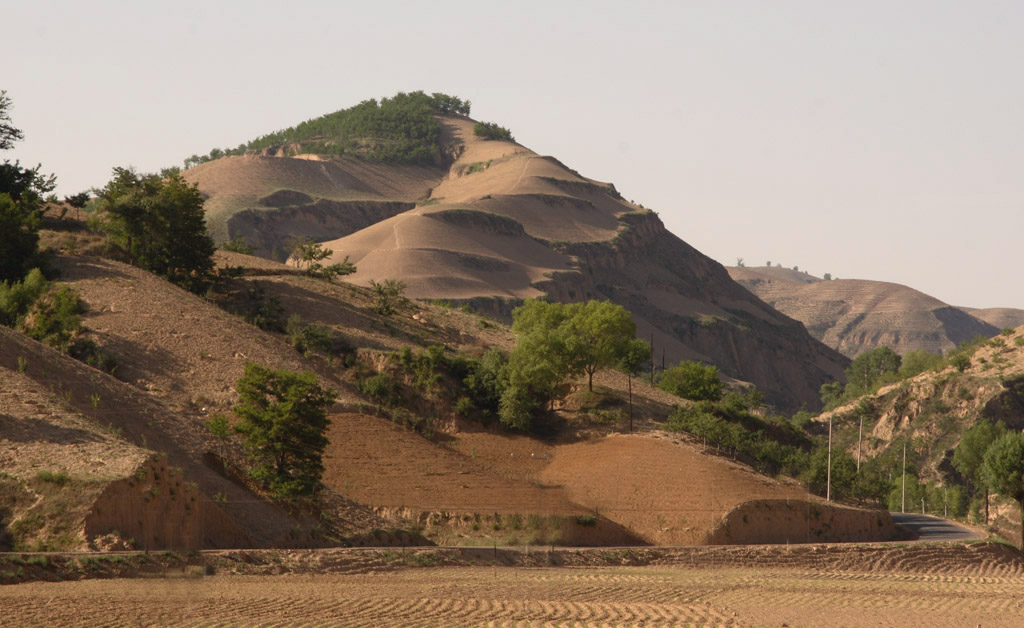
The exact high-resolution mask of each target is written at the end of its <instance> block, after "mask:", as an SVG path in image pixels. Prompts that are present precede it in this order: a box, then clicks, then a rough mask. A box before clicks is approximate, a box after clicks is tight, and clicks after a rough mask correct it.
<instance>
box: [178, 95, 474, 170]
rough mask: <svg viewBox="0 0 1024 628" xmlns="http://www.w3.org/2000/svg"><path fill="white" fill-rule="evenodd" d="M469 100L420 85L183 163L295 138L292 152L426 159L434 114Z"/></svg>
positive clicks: (432, 154) (436, 129) (460, 110)
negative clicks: (295, 145)
mask: <svg viewBox="0 0 1024 628" xmlns="http://www.w3.org/2000/svg"><path fill="white" fill-rule="evenodd" d="M469 111H470V102H469V101H468V100H462V99H460V98H458V97H456V96H449V95H447V94H442V93H438V92H435V93H433V94H429V95H428V94H426V93H424V92H422V91H415V92H409V93H405V92H400V93H398V94H396V95H395V96H393V97H391V98H382V99H381V100H380V101H377V100H375V99H370V100H364V101H363V102H361V103H359V104H358V105H355V106H353V107H349V108H348V109H342V110H340V111H335V112H334V113H329V114H327V115H324V116H320V117H319V118H314V119H312V120H307V121H306V122H302V123H301V124H298V125H296V126H294V127H289V128H287V129H283V130H280V131H275V132H274V133H269V134H267V135H262V136H260V137H258V138H256V139H254V140H252V141H250V142H246V143H242V144H239V145H238V146H237V147H235V148H224V149H222V148H214V149H213V150H211V151H210V152H209V154H207V155H192V156H191V157H189V158H187V159H186V160H185V168H192V167H193V166H197V165H199V164H201V163H205V162H207V161H212V160H214V159H220V158H221V157H225V156H230V155H241V154H244V153H246V152H248V151H254V150H262V149H265V148H271V147H275V146H282V145H285V144H299V146H298V147H297V148H296V151H297V152H298V153H314V154H322V155H335V156H340V155H344V154H353V155H358V156H360V157H363V158H366V159H370V160H373V161H384V162H390V163H408V164H414V163H430V162H432V161H434V160H435V159H437V157H438V154H439V153H438V149H439V146H438V137H439V136H440V133H441V126H440V124H438V122H437V120H435V119H434V115H435V114H439V113H440V114H459V115H469Z"/></svg>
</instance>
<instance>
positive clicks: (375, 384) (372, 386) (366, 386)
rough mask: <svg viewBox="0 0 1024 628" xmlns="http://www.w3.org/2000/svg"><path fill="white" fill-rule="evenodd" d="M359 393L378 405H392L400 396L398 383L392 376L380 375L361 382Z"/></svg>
mask: <svg viewBox="0 0 1024 628" xmlns="http://www.w3.org/2000/svg"><path fill="white" fill-rule="evenodd" d="M359 392H361V393H363V394H364V395H366V396H367V397H370V398H371V399H374V400H375V401H377V402H378V403H382V404H384V405H391V404H392V403H394V402H395V399H396V398H397V396H398V382H396V381H395V380H394V378H392V377H391V376H390V375H387V374H385V373H378V374H377V375H371V376H370V377H367V378H366V379H363V380H361V381H360V382H359Z"/></svg>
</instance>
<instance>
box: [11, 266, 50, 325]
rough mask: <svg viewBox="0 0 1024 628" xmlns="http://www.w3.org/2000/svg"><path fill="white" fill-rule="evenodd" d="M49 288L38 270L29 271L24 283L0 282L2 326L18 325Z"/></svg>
mask: <svg viewBox="0 0 1024 628" xmlns="http://www.w3.org/2000/svg"><path fill="white" fill-rule="evenodd" d="M48 286H49V283H48V282H47V281H46V278H45V277H43V273H42V271H40V270H39V269H38V268H33V269H32V270H31V271H29V273H28V275H26V276H25V279H24V280H23V281H15V282H11V283H8V282H6V281H0V324H3V325H6V326H8V327H14V326H15V325H17V324H18V323H19V322H20V321H21V319H22V317H24V316H25V315H26V314H28V311H29V309H31V307H32V305H33V304H34V303H35V302H36V300H37V299H39V297H40V296H42V294H43V293H44V292H45V291H46V289H47V287H48Z"/></svg>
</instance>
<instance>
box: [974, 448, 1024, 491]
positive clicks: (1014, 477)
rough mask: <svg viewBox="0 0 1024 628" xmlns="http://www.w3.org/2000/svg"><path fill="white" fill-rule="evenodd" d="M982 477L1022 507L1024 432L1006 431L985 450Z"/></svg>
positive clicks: (994, 488) (995, 489) (989, 484)
mask: <svg viewBox="0 0 1024 628" xmlns="http://www.w3.org/2000/svg"><path fill="white" fill-rule="evenodd" d="M982 478H983V481H984V482H985V484H986V485H987V486H988V487H989V488H991V489H992V490H993V491H995V492H996V493H999V494H1000V495H1003V496H1005V497H1009V498H1011V499H1014V500H1016V501H1017V503H1019V504H1020V505H1021V508H1022V509H1024V433H1022V432H1010V433H1006V434H1003V435H1002V436H1001V437H1000V438H999V440H997V441H995V442H994V443H992V445H991V446H990V447H989V448H988V451H986V452H985V460H984V463H983V465H982Z"/></svg>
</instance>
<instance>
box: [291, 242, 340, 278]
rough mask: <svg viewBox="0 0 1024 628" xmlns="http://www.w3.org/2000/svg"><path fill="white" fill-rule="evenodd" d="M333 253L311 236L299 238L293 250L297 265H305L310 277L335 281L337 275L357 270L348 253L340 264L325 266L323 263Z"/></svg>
mask: <svg viewBox="0 0 1024 628" xmlns="http://www.w3.org/2000/svg"><path fill="white" fill-rule="evenodd" d="M331 255H334V251H332V250H331V249H326V248H324V245H323V244H320V243H319V242H314V241H313V240H312V239H311V238H305V239H303V240H299V242H298V243H297V244H296V245H295V249H294V250H293V251H292V256H293V257H294V258H295V265H296V266H297V267H299V268H302V267H303V266H305V268H306V274H307V275H309V276H310V277H319V278H321V279H326V280H328V281H333V280H334V278H335V277H338V276H344V275H351V274H352V273H354V272H356V267H355V265H354V264H352V263H351V262H349V261H348V255H346V256H345V259H344V260H343V261H342V262H341V263H339V264H329V265H326V266H325V265H324V264H322V263H321V262H323V261H324V260H325V259H327V258H328V257H330V256H331Z"/></svg>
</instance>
